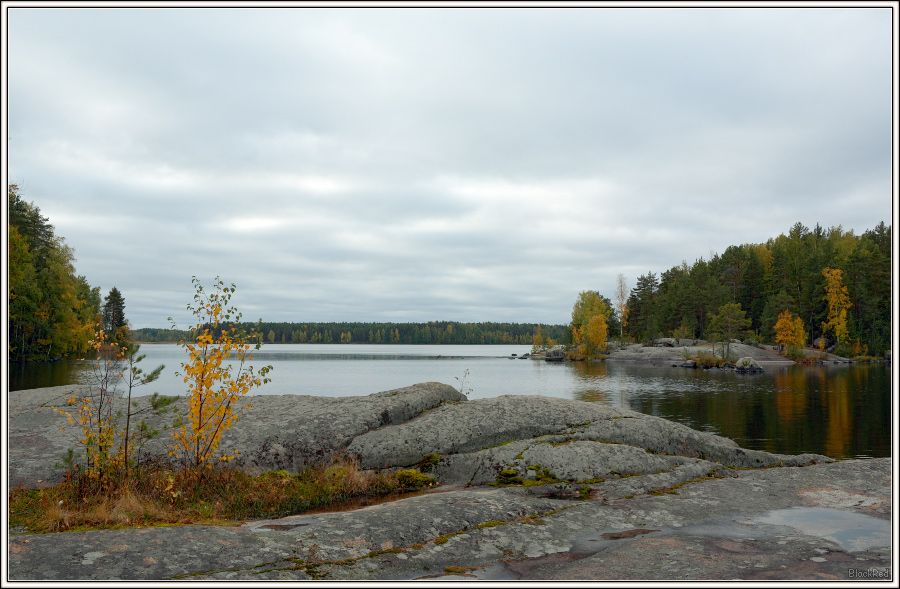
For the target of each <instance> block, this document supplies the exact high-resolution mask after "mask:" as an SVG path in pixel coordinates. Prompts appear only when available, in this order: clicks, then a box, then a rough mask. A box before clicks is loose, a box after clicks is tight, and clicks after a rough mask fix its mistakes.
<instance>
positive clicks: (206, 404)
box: [169, 276, 272, 475]
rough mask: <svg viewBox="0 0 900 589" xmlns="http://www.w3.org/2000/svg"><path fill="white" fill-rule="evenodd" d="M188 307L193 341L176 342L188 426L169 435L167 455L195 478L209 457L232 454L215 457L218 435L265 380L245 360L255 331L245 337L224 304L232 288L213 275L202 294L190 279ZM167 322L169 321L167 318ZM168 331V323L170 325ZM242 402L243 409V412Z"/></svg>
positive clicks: (197, 283) (256, 337)
mask: <svg viewBox="0 0 900 589" xmlns="http://www.w3.org/2000/svg"><path fill="white" fill-rule="evenodd" d="M193 284H194V288H195V289H196V291H197V292H196V294H194V303H193V304H188V305H187V309H188V310H189V311H191V312H192V313H193V315H194V317H195V318H196V321H197V323H196V324H195V325H194V327H193V341H182V342H180V343H181V346H182V347H183V348H184V349H185V351H186V352H187V353H188V361H187V362H182V364H181V367H182V372H180V373H178V374H179V375H180V376H183V377H184V382H185V383H187V385H188V402H189V405H190V412H189V416H188V417H189V418H188V422H187V423H185V424H183V425H182V427H181V428H179V429H177V430H175V431H173V432H172V437H173V439H174V444H173V445H172V446H170V449H169V450H170V451H169V454H170V455H171V456H175V457H176V458H177V459H178V460H179V461H181V462H182V463H183V464H184V465H185V466H186V467H187V469H188V470H189V471H191V472H192V473H193V474H195V475H200V474H202V470H203V469H205V468H209V467H212V466H213V464H214V463H213V459H214V458H218V460H220V461H227V460H231V459H233V458H235V456H236V455H237V452H238V451H237V450H234V451H233V453H228V454H223V455H220V456H215V452H216V450H217V449H218V447H219V442H220V440H221V437H222V434H223V433H224V432H225V431H226V430H227V429H228V428H229V427H231V426H232V424H233V423H234V421H235V420H236V419H237V417H238V416H237V415H236V413H235V410H236V409H237V406H238V401H239V400H240V399H241V398H242V397H243V396H244V395H246V394H247V393H249V392H250V390H251V389H252V388H254V387H259V386H262V385H263V384H265V383H267V382H269V379H268V378H266V374H268V373H269V371H270V370H271V369H272V367H271V366H265V367H262V368H260V369H259V370H258V371H255V370H254V368H253V366H251V365H249V364H248V362H249V361H250V360H251V359H252V358H253V356H252V354H250V353H249V351H250V347H251V342H255V345H254V346H253V347H254V349H257V350H258V349H259V348H260V346H261V344H260V341H261V338H260V337H259V334H258V333H257V332H255V331H254V332H252V333H249V334H248V333H247V332H246V331H245V330H244V329H243V328H242V327H241V326H240V325H239V322H240V319H241V314H240V313H238V312H237V311H236V310H235V308H234V307H231V306H229V305H230V301H231V295H232V294H233V293H234V290H235V287H234V284H232V285H231V286H230V287H228V286H225V284H224V283H223V282H222V281H221V280H220V279H219V278H218V277H216V279H215V281H214V286H213V289H212V290H211V291H210V292H207V291H206V290H204V289H203V286H202V285H201V284H200V281H199V280H198V279H197V277H196V276H195V277H194V278H193ZM169 321H172V319H171V317H170V318H169ZM173 328H174V323H173ZM249 407H250V404H246V405H245V406H244V409H246V408H249Z"/></svg>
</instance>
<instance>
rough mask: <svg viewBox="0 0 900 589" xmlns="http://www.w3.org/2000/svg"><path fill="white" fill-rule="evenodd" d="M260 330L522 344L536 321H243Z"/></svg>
mask: <svg viewBox="0 0 900 589" xmlns="http://www.w3.org/2000/svg"><path fill="white" fill-rule="evenodd" d="M243 326H244V327H245V328H246V329H247V330H248V331H250V330H251V329H254V328H255V329H257V330H258V331H259V333H260V334H261V335H262V339H263V343H287V344H291V343H294V344H307V343H309V344H341V343H345V344H467V345H468V344H520V345H531V344H532V342H533V339H534V333H535V332H536V331H537V329H538V324H536V323H461V322H457V321H429V322H427V323H353V322H346V323H284V322H281V323H266V322H263V323H260V324H252V325H251V324H249V323H248V324H244V325H243ZM541 329H542V330H543V333H544V336H545V337H550V338H554V339H556V340H557V341H562V339H563V338H564V337H566V333H567V331H568V327H567V326H565V325H541ZM187 335H189V334H188V332H184V331H177V330H172V329H135V330H134V331H133V337H134V338H135V340H136V341H140V342H174V341H178V340H180V339H184V337H185V336H187Z"/></svg>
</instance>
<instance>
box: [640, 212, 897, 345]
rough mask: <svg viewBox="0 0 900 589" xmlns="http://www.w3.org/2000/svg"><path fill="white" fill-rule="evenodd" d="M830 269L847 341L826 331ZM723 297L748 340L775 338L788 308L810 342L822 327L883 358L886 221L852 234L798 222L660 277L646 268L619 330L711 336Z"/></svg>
mask: <svg viewBox="0 0 900 589" xmlns="http://www.w3.org/2000/svg"><path fill="white" fill-rule="evenodd" d="M834 270H838V271H839V272H833V271H834ZM829 277H837V279H839V280H840V281H841V283H840V284H839V285H838V286H842V288H843V289H844V290H843V292H844V293H845V295H846V299H847V303H846V306H847V311H846V322H845V323H846V326H845V327H846V338H845V339H846V342H847V343H844V344H843V346H841V345H840V344H841V342H837V341H836V338H835V337H834V334H833V331H834V330H833V329H828V324H829V322H830V321H831V319H830V315H829V305H832V306H833V302H831V301H830V300H829V296H826V295H827V294H828V292H829V290H828V287H829V282H828V280H829ZM729 303H733V304H737V305H740V309H741V310H742V311H743V312H744V313H745V314H746V318H747V319H748V320H749V322H750V324H749V329H748V331H747V333H746V334H745V335H747V337H749V338H750V339H756V340H758V341H763V342H771V343H774V342H775V337H776V334H775V331H774V330H775V325H776V323H777V322H778V319H779V315H780V314H781V313H782V312H783V311H785V310H788V311H789V312H790V313H791V314H792V315H793V316H796V317H799V318H800V319H801V320H802V323H803V327H804V329H805V330H806V342H805V343H806V344H807V345H812V344H813V342H816V341H817V340H818V339H819V338H820V337H822V336H823V335H824V336H825V339H826V341H827V344H828V345H829V346H831V345H834V344H836V343H837V344H839V345H838V348H839V349H838V353H841V352H844V354H846V355H860V354H866V353H868V354H872V355H879V356H880V355H882V354H883V353H884V352H885V350H887V349H889V348H890V342H891V227H890V226H889V225H887V226H886V225H885V224H884V222H881V223H879V224H878V225H877V226H876V227H875V228H874V229H871V230H867V231H865V232H864V233H863V234H862V235H854V233H853V231H844V230H843V229H842V228H841V227H840V226H838V227H832V228H830V229H827V230H826V229H823V228H822V227H820V226H819V225H816V227H815V228H814V229H812V230H810V229H809V228H807V227H805V226H804V225H802V224H801V223H796V224H795V225H794V226H793V227H792V228H791V229H790V231H789V232H788V234H787V235H784V234H781V235H779V236H778V237H775V238H772V239H769V240H768V241H767V242H765V243H760V244H744V245H738V246H731V247H729V248H728V249H727V250H725V253H723V254H722V255H718V254H715V255H713V256H712V257H711V259H709V260H704V259H702V258H701V259H699V260H697V261H696V262H694V264H692V265H688V264H687V262H682V264H681V265H680V266H675V267H673V268H671V269H669V270H667V271H665V272H662V273H661V274H660V275H658V276H657V275H656V274H654V273H653V272H648V273H647V274H644V275H642V276H640V277H639V278H638V279H637V284H636V285H635V287H634V288H633V289H632V290H631V293H630V296H629V297H628V302H627V310H628V311H627V319H626V325H625V333H626V334H628V335H629V336H630V337H631V338H633V339H634V340H635V341H648V340H651V339H653V338H656V337H660V336H666V337H685V338H700V339H711V338H708V337H706V336H707V335H708V333H707V331H708V329H709V327H710V320H711V318H712V317H713V316H714V315H715V314H716V313H717V312H718V311H719V309H720V308H721V307H722V306H723V305H726V304H729ZM841 347H843V349H840V348H841Z"/></svg>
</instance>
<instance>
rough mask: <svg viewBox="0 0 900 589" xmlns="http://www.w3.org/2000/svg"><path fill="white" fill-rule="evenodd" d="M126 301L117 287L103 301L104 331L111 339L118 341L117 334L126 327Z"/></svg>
mask: <svg viewBox="0 0 900 589" xmlns="http://www.w3.org/2000/svg"><path fill="white" fill-rule="evenodd" d="M126 323H127V322H126V320H125V299H124V298H123V297H122V293H120V292H119V289H118V288H116V287H115V286H114V287H112V288H111V289H110V291H109V294H108V295H106V298H105V299H104V300H103V329H104V330H105V331H106V333H108V334H110V336H111V337H113V338H115V339H118V336H117V335H115V334H117V333H118V332H119V331H120V330H121V329H122V328H124V327H125V326H126Z"/></svg>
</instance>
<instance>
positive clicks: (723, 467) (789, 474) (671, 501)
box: [7, 383, 893, 581]
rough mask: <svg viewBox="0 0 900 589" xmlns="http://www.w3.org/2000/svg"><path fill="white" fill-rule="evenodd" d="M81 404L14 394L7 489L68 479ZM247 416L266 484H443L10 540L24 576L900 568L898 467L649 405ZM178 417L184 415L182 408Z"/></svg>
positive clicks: (154, 419)
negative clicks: (715, 425)
mask: <svg viewBox="0 0 900 589" xmlns="http://www.w3.org/2000/svg"><path fill="white" fill-rule="evenodd" d="M72 392H73V389H72V387H54V388H48V389H35V390H30V391H16V392H11V393H10V394H9V398H8V408H9V416H8V426H9V428H8V430H7V436H8V448H7V457H8V476H9V479H8V480H9V484H10V486H12V487H15V486H19V485H21V486H23V487H34V486H41V485H45V484H52V483H55V482H57V481H59V480H60V479H61V477H62V469H60V468H54V466H53V465H54V463H58V462H60V458H61V456H63V455H64V454H65V453H66V451H67V449H68V448H75V447H76V442H77V434H78V432H77V430H76V429H75V427H74V426H70V425H69V424H68V423H67V421H65V420H64V419H63V418H61V417H60V416H59V415H58V413H57V412H56V411H55V410H54V409H57V408H60V407H63V406H65V403H66V399H67V398H68V397H69V396H70V395H71V393H72ZM249 402H250V403H252V406H251V407H249V408H248V410H247V411H246V412H245V414H244V416H243V418H242V419H241V421H239V422H237V423H236V425H235V426H234V427H233V428H232V429H231V430H229V431H228V432H227V433H226V434H225V435H224V436H223V439H222V448H223V450H224V449H229V448H237V449H239V450H240V453H239V456H240V458H239V459H238V462H237V466H239V467H241V468H244V469H246V470H248V471H250V472H251V473H261V472H264V471H267V470H273V469H285V470H288V471H291V472H296V471H297V470H298V469H302V468H303V467H304V466H306V465H309V464H311V463H313V462H316V461H321V460H327V459H328V458H329V457H331V456H333V455H335V454H337V453H346V454H349V455H351V456H354V457H356V458H357V459H358V460H359V461H360V464H361V466H362V467H363V468H382V469H384V468H390V469H394V468H410V467H417V466H418V467H419V468H421V469H423V470H428V471H429V474H430V475H431V476H433V477H435V478H436V479H437V480H438V481H439V482H440V483H441V486H439V487H437V488H436V489H435V490H434V491H432V492H428V493H424V494H421V495H418V496H415V497H409V498H406V499H402V500H399V501H393V502H387V503H382V504H380V505H374V506H370V507H366V508H363V509H359V510H356V511H349V512H342V513H330V514H316V515H298V516H293V517H289V518H283V519H281V520H266V521H259V522H246V523H244V524H243V525H242V526H240V527H231V528H227V527H220V528H214V527H208V526H183V527H171V528H147V529H140V530H108V531H94V532H69V533H62V534H43V535H35V534H23V533H21V532H20V531H16V530H12V531H11V533H10V536H9V544H8V565H7V566H8V578H9V580H12V581H25V580H48V579H56V580H88V579H96V580H100V579H130V580H162V579H173V578H190V579H195V580H199V579H216V580H223V579H242V580H249V579H288V580H294V579H345V580H366V579H368V580H382V579H384V580H387V579H430V578H437V577H441V578H454V577H459V578H476V579H498V580H500V579H503V580H554V579H556V580H568V579H810V580H817V579H845V580H846V579H860V580H862V579H864V578H866V579H867V580H872V578H873V575H891V574H892V573H891V570H892V569H891V562H892V561H891V551H892V549H893V548H892V541H891V537H892V536H891V530H890V517H891V486H892V485H891V463H890V459H877V460H852V461H840V462H836V461H833V460H831V459H829V458H827V457H825V456H820V455H813V454H803V455H799V456H787V455H777V454H769V453H766V452H760V451H754V450H748V449H742V448H740V447H738V445H737V444H735V443H734V442H733V441H731V440H728V439H726V438H722V437H720V436H716V435H713V434H710V433H707V432H700V431H696V430H692V429H690V428H688V427H686V426H683V425H680V424H677V423H674V422H671V421H668V420H665V419H661V418H657V417H653V416H649V415H644V414H641V413H636V412H634V411H628V410H624V409H618V408H615V407H608V406H603V405H598V404H593V403H585V402H582V401H571V400H565V399H556V398H548V397H538V396H504V397H497V398H491V399H479V400H472V401H469V400H467V399H466V398H465V396H463V395H461V394H460V393H459V392H458V391H456V390H455V389H453V388H452V387H450V386H448V385H444V384H440V383H423V384H418V385H414V386H411V387H407V388H403V389H397V390H394V391H386V392H383V393H377V394H374V395H369V396H364V397H349V398H327V397H308V396H299V395H280V396H265V395H262V396H256V397H252V398H250V399H249ZM175 405H176V406H180V408H181V410H182V411H185V410H186V404H185V401H184V400H183V399H182V400H179V401H178V402H176V404H175ZM151 413H152V412H151ZM171 418H172V414H171V413H165V414H160V415H156V414H154V415H151V416H149V418H148V421H149V422H150V423H151V424H152V425H154V426H156V427H161V426H163V425H164V424H165V423H166V422H171ZM60 427H62V428H63V429H62V430H60ZM166 443H167V436H166V435H165V434H164V435H162V436H160V437H159V438H157V439H155V440H152V441H151V442H150V443H149V444H148V445H147V447H146V450H147V451H148V452H150V453H155V454H163V453H164V452H165V445H166ZM434 454H436V455H437V456H436V457H434V456H432V457H431V458H432V459H431V460H425V459H426V457H427V456H428V455H434ZM426 464H427V465H428V466H427V467H426V466H425V465H426Z"/></svg>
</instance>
